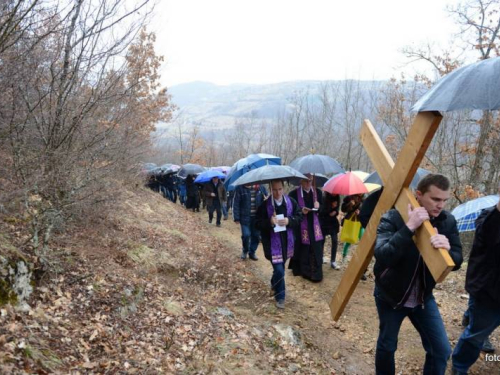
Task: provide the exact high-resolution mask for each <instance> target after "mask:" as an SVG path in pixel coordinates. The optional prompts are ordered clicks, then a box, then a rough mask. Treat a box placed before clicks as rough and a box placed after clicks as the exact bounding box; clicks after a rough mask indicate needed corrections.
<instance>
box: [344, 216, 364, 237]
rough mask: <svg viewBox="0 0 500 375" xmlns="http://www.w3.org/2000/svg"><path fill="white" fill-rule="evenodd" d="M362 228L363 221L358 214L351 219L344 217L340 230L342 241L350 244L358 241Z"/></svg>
mask: <svg viewBox="0 0 500 375" xmlns="http://www.w3.org/2000/svg"><path fill="white" fill-rule="evenodd" d="M360 230H361V222H360V221H359V219H358V216H357V215H354V216H353V217H352V218H350V219H344V225H343V226H342V232H340V241H341V242H347V243H350V244H355V243H358V241H359V237H360V236H359V232H360Z"/></svg>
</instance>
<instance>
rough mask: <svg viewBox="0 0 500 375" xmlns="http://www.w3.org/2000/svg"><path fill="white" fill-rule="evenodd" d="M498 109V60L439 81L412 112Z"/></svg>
mask: <svg viewBox="0 0 500 375" xmlns="http://www.w3.org/2000/svg"><path fill="white" fill-rule="evenodd" d="M459 109H489V110H495V109H500V57H494V58H491V59H487V60H483V61H479V62H477V63H474V64H470V65H467V66H464V67H462V68H460V69H457V70H454V71H453V72H451V73H450V74H447V75H446V76H444V77H443V78H441V79H440V80H439V81H438V83H436V84H435V85H434V86H433V87H432V88H431V89H430V90H429V91H427V92H426V93H425V94H424V96H422V97H421V98H420V100H419V101H418V102H417V103H415V105H414V106H413V108H412V111H415V112H423V111H444V112H447V111H455V110H459Z"/></svg>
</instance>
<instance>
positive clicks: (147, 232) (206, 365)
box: [0, 189, 500, 374]
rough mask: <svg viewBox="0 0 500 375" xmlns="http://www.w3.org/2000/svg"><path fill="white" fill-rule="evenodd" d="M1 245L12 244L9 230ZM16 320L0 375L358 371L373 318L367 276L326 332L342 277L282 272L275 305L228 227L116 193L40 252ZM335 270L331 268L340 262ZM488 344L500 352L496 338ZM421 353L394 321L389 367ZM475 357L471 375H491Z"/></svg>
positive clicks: (413, 368) (6, 318) (264, 274)
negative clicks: (100, 214)
mask: <svg viewBox="0 0 500 375" xmlns="http://www.w3.org/2000/svg"><path fill="white" fill-rule="evenodd" d="M6 228H7V232H6V233H5V238H8V239H10V240H11V241H12V242H13V243H16V233H15V228H13V227H11V226H6ZM53 249H54V253H55V254H56V255H57V257H54V259H58V262H59V263H57V264H55V265H54V267H55V268H54V269H55V270H56V272H55V273H54V274H52V275H50V277H49V276H48V275H46V277H43V278H42V279H41V280H40V281H39V283H38V285H37V288H36V289H35V293H34V294H33V295H32V297H31V299H30V301H29V302H30V306H31V310H30V311H29V312H26V313H22V312H19V311H16V310H15V309H13V308H12V307H10V306H2V307H1V308H0V373H2V374H3V373H9V374H25V373H28V374H31V373H38V374H44V373H64V374H66V373H70V372H71V373H77V372H78V373H89V374H90V373H99V374H101V373H102V374H115V373H120V374H122V373H123V374H134V373H135V374H158V373H165V374H271V373H273V374H290V373H297V374H332V373H338V374H370V373H373V372H374V350H375V342H376V337H377V330H378V319H377V315H376V309H375V306H374V302H373V297H372V291H373V280H372V279H371V278H369V280H368V281H367V282H363V283H361V284H360V286H359V287H358V290H357V291H356V293H355V294H354V296H353V299H352V300H351V302H350V304H349V305H348V307H347V309H346V312H345V315H344V316H343V317H342V319H341V320H340V322H339V323H336V324H334V323H333V322H332V321H331V319H330V315H329V309H328V306H327V303H328V302H329V299H330V298H331V295H332V294H333V291H334V290H335V287H336V285H337V284H338V282H339V281H340V278H341V275H342V272H343V270H341V271H334V270H332V269H330V268H328V267H327V264H325V266H324V274H325V279H324V281H323V282H322V283H320V284H311V283H309V282H308V281H306V280H304V279H302V278H300V277H293V276H292V275H291V273H289V272H288V271H287V275H286V277H287V293H288V297H287V306H286V309H285V310H284V311H279V310H278V309H276V307H275V306H274V303H273V298H272V297H271V296H270V295H269V287H268V284H269V279H270V274H271V266H270V264H269V262H268V261H266V260H265V259H264V257H263V255H262V250H261V249H259V250H258V256H259V257H260V260H259V261H258V262H252V261H250V260H246V261H241V260H240V259H239V254H240V232H239V227H238V226H237V225H235V224H234V223H232V222H231V221H230V220H228V221H223V223H222V228H216V227H215V225H213V224H212V225H210V224H208V223H207V215H206V212H201V213H196V214H195V213H192V212H188V211H186V210H185V209H184V208H182V207H181V206H180V205H178V204H177V205H176V204H173V203H171V202H168V201H166V200H165V199H163V198H162V197H160V196H159V195H157V194H154V193H152V192H150V191H148V190H144V189H138V190H137V191H127V192H125V193H124V199H123V200H122V201H121V203H120V205H119V207H118V208H117V209H116V210H115V211H114V212H113V214H112V215H111V216H110V217H109V218H107V219H106V220H104V221H103V222H101V223H100V224H99V225H94V226H88V227H87V228H85V229H84V230H79V231H72V232H69V233H67V234H66V235H65V236H62V237H60V238H58V240H57V242H56V243H54V244H53ZM343 269H345V266H344V267H343ZM464 274H465V273H464V271H463V270H461V271H459V272H457V273H453V274H452V275H450V277H448V279H447V280H446V281H445V283H443V284H442V285H440V286H439V289H438V290H436V298H437V300H438V302H439V304H440V305H441V309H442V310H441V311H442V313H443V317H444V320H445V324H446V327H447V329H448V332H449V335H450V340H451V341H452V344H454V343H455V342H456V340H457V338H458V335H459V334H460V332H461V327H460V320H461V313H462V312H463V310H464V309H465V306H466V303H467V302H466V300H465V299H464V298H462V296H463V294H464V291H463V279H464ZM492 341H493V343H494V344H495V345H496V346H497V347H498V345H499V344H500V341H499V336H498V334H496V335H494V337H493V340H492ZM423 359H424V352H423V349H422V348H421V344H420V338H419V336H418V334H417V333H416V332H415V330H414V329H413V327H412V326H411V325H410V324H409V323H408V322H405V323H404V324H403V327H402V330H401V334H400V343H399V350H398V352H397V368H398V369H399V371H401V372H402V373H404V374H413V373H415V374H417V373H420V372H421V366H422V363H423ZM496 365H497V364H495V363H487V362H485V361H484V359H483V358H482V359H480V360H478V363H477V364H476V365H475V366H474V368H473V369H472V371H471V374H482V373H494V372H495V371H498V367H497V366H496Z"/></svg>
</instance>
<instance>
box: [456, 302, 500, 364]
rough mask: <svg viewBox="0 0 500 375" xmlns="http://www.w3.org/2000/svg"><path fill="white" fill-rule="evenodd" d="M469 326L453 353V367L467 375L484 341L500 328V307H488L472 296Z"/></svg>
mask: <svg viewBox="0 0 500 375" xmlns="http://www.w3.org/2000/svg"><path fill="white" fill-rule="evenodd" d="M468 311H469V325H468V326H467V327H466V328H465V330H464V332H463V333H462V335H461V336H460V339H459V340H458V343H457V346H456V347H455V350H454V351H453V357H452V361H453V367H454V368H455V369H456V370H458V371H460V372H462V373H467V371H468V370H469V367H471V366H472V365H473V364H474V362H476V361H477V359H478V358H479V354H480V352H481V348H482V346H483V342H484V340H486V339H487V338H488V336H489V335H491V333H492V332H493V331H494V330H495V328H497V327H498V326H500V307H492V306H488V305H486V304H484V303H481V301H479V300H477V299H475V298H474V297H473V296H470V299H469V309H468Z"/></svg>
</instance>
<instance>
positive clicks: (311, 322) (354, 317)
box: [196, 212, 500, 374]
mask: <svg viewBox="0 0 500 375" xmlns="http://www.w3.org/2000/svg"><path fill="white" fill-rule="evenodd" d="M196 215H197V217H198V218H199V220H200V221H202V222H205V224H204V225H205V226H206V228H207V230H208V232H209V233H210V234H211V235H213V236H214V237H216V238H218V239H220V240H222V241H223V242H224V243H226V244H227V245H228V248H230V249H234V250H233V253H234V259H235V262H242V263H243V264H244V265H245V268H246V269H247V270H248V271H249V274H251V275H253V276H254V277H255V278H257V279H258V280H259V281H260V282H262V283H264V285H266V286H267V285H268V284H269V282H270V279H271V273H272V267H271V265H270V263H269V261H267V260H266V259H265V258H264V254H263V251H262V246H261V245H259V249H258V250H257V256H258V257H259V260H258V261H257V262H254V261H251V260H248V259H247V260H245V261H243V260H241V259H240V258H239V256H240V254H241V238H240V227H239V225H236V224H235V223H234V222H233V221H232V220H231V218H229V220H227V221H223V222H222V227H220V228H217V227H216V226H215V225H214V224H208V220H207V214H206V212H201V213H199V214H196ZM325 248H329V244H328V243H327V245H326V247H325ZM353 250H355V249H353V248H351V251H353ZM372 265H373V264H372ZM372 265H371V266H370V270H371V267H372ZM345 268H346V265H343V266H342V267H341V270H338V271H336V270H333V269H331V268H330V267H329V264H328V263H327V264H324V265H323V275H324V279H323V281H322V282H321V283H311V282H309V281H308V280H305V279H303V278H302V277H294V276H293V275H292V273H291V271H290V270H287V271H286V287H287V304H286V309H285V311H284V312H283V313H280V312H277V311H276V310H277V309H276V308H275V307H274V304H273V298H272V297H270V296H261V298H259V299H258V300H253V301H252V304H250V305H247V307H248V308H249V309H251V310H252V309H253V311H259V312H263V313H261V314H257V315H258V316H259V317H260V318H262V319H269V317H272V318H273V319H275V320H276V322H281V323H286V324H290V325H291V326H293V327H297V329H299V330H300V332H301V333H302V334H303V335H304V336H305V338H306V339H305V340H306V344H308V345H313V346H315V347H317V348H318V349H320V350H322V351H323V352H324V355H325V356H328V357H330V358H331V359H333V362H334V368H335V369H336V370H337V371H338V372H339V373H347V374H370V373H374V361H375V347H376V339H377V335H378V318H377V311H376V308H375V303H374V301H373V296H372V294H373V288H374V279H373V275H372V274H371V272H369V274H368V280H367V281H362V282H360V283H359V285H358V287H357V289H356V292H355V293H354V295H353V297H352V298H351V301H350V302H349V304H348V306H347V308H346V310H345V312H344V315H343V317H342V318H341V319H340V321H339V322H338V323H335V322H333V321H332V319H331V317H330V310H329V307H328V303H329V301H330V299H331V297H332V295H333V293H334V291H335V289H336V287H337V285H338V284H339V282H340V279H341V277H342V274H343V272H344V271H345ZM465 269H466V265H465V266H464V268H463V269H462V270H460V271H458V272H455V273H453V274H451V275H450V276H449V277H448V278H447V280H446V281H445V282H444V283H443V284H441V285H439V286H438V287H437V288H436V291H435V293H434V294H435V296H436V300H437V301H438V305H439V306H440V310H441V313H442V315H443V319H444V321H445V326H446V327H447V331H448V335H449V338H450V341H451V344H452V347H453V346H454V345H455V343H456V341H457V339H458V337H459V335H460V333H461V332H462V327H461V326H460V322H461V316H462V313H463V311H464V310H465V309H466V304H467V302H466V299H464V298H462V297H463V296H464V293H465V291H464V290H463V280H464V277H465ZM244 310H245V308H243V309H242V312H243V313H244ZM254 315H255V314H254ZM399 338H400V340H399V349H398V351H397V353H396V366H397V369H398V371H399V373H400V374H417V373H421V371H422V370H421V368H422V365H423V362H424V359H425V352H424V350H423V348H422V344H421V341H420V337H419V335H418V333H417V332H416V330H415V329H414V328H413V326H412V325H411V323H410V322H409V321H408V320H405V322H404V323H403V326H402V328H401V333H400V336H399ZM492 341H493V343H494V344H495V345H496V346H497V347H498V346H499V340H498V334H497V335H493V338H492ZM484 373H491V374H497V373H498V374H500V369H499V366H498V362H497V363H491V362H490V363H488V362H485V359H484V355H482V357H481V358H480V359H479V360H478V361H477V363H476V365H475V366H474V367H473V368H472V369H471V371H470V374H484Z"/></svg>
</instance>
